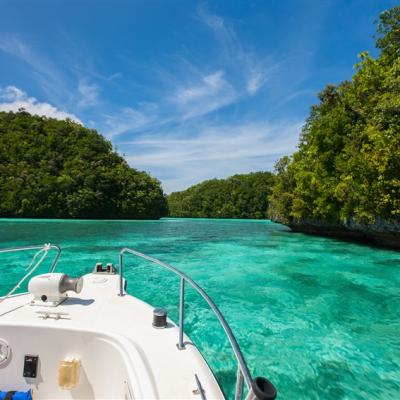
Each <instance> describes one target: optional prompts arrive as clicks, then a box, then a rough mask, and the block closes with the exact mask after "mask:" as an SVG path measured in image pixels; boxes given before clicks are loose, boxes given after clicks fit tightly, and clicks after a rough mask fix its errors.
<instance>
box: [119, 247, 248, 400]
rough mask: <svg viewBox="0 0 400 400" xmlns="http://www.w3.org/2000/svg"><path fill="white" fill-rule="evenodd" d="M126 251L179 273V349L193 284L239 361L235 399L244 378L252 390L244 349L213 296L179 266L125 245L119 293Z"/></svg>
mask: <svg viewBox="0 0 400 400" xmlns="http://www.w3.org/2000/svg"><path fill="white" fill-rule="evenodd" d="M125 253H129V254H133V255H135V256H137V257H141V258H143V259H145V260H148V261H151V262H153V263H154V264H157V265H159V266H161V267H164V268H166V269H168V270H169V271H172V272H173V273H175V274H176V275H178V276H179V277H180V278H181V279H180V281H181V282H180V300H179V337H178V348H179V349H184V348H185V346H184V342H183V329H184V305H185V282H187V283H188V284H189V285H190V286H192V288H193V289H195V290H196V292H197V293H198V294H200V296H201V297H202V298H203V299H204V300H205V301H206V302H207V304H208V305H209V306H210V308H211V310H212V311H213V312H214V314H215V316H216V317H217V319H218V321H219V323H220V324H221V326H222V328H223V329H224V331H225V334H226V336H227V338H228V340H229V343H230V345H231V347H232V350H233V353H234V354H235V357H236V360H237V362H238V373H237V379H236V388H235V399H236V400H239V399H241V398H242V395H243V378H244V382H245V384H246V386H247V389H248V390H251V385H252V382H253V379H252V377H251V374H250V371H249V368H248V367H247V364H246V361H245V359H244V357H243V354H242V351H241V350H240V347H239V345H238V343H237V341H236V338H235V336H234V334H233V332H232V330H231V328H230V326H229V325H228V323H227V322H226V320H225V318H224V316H223V315H222V313H221V311H220V310H219V308H218V307H217V306H216V304H215V303H214V302H213V301H212V300H211V298H210V297H209V296H208V295H207V293H206V292H205V291H204V289H202V288H201V287H200V286H199V285H198V284H197V283H196V282H195V281H194V280H193V279H191V278H190V277H189V276H187V275H186V274H184V273H183V272H182V271H180V270H178V269H177V268H175V267H173V266H172V265H170V264H167V263H165V262H162V261H160V260H158V259H157V258H154V257H151V256H148V255H146V254H143V253H140V252H138V251H136V250H132V249H130V248H128V247H124V248H123V249H122V250H121V252H120V253H119V279H120V284H119V295H120V296H124V294H125V293H124V278H123V255H124V254H125Z"/></svg>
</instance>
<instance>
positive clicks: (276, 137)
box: [120, 121, 302, 192]
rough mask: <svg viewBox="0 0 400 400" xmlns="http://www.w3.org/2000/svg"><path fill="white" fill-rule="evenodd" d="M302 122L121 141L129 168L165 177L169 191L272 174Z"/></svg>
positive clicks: (223, 127) (182, 131) (183, 131)
mask: <svg viewBox="0 0 400 400" xmlns="http://www.w3.org/2000/svg"><path fill="white" fill-rule="evenodd" d="M301 124H302V122H300V121H296V122H293V123H268V122H260V123H242V124H225V125H214V124H212V123H210V124H208V125H205V126H204V127H203V128H202V129H200V130H199V131H198V132H197V134H196V135H194V136H188V135H187V131H190V130H191V127H190V126H188V127H181V128H180V129H178V130H176V131H175V132H174V133H173V134H171V133H170V134H168V133H166V132H163V133H161V134H159V135H141V136H140V137H137V138H135V139H133V140H131V141H127V142H121V143H120V145H121V146H124V148H125V149H126V150H127V153H128V154H129V156H128V161H129V162H131V163H132V165H134V166H136V167H139V168H143V169H146V170H150V171H151V172H153V173H154V174H156V176H160V177H163V183H164V188H165V189H166V191H167V192H171V191H175V190H181V189H184V188H186V187H187V186H189V185H192V184H194V183H197V182H199V181H201V180H202V179H206V178H213V177H226V176H228V175H232V174H235V173H238V172H250V171H255V170H266V169H272V166H273V164H274V162H275V161H276V159H277V158H278V157H280V156H281V155H282V154H286V153H290V152H292V151H293V150H294V148H295V145H296V143H297V140H298V135H299V132H300V129H301Z"/></svg>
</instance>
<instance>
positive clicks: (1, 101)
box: [0, 86, 82, 124]
mask: <svg viewBox="0 0 400 400" xmlns="http://www.w3.org/2000/svg"><path fill="white" fill-rule="evenodd" d="M20 108H24V109H25V110H26V111H27V112H29V113H30V114H35V115H41V116H45V117H48V118H55V119H67V118H69V119H71V120H73V121H75V122H78V123H79V124H82V122H81V121H80V120H79V118H78V117H76V116H75V115H74V114H70V113H67V112H65V111H61V110H59V109H58V108H56V107H54V106H52V105H51V104H49V103H41V102H39V101H38V100H37V99H35V98H34V97H29V96H28V95H27V94H26V93H25V92H24V91H22V90H21V89H18V88H16V87H15V86H7V87H6V88H3V89H2V88H0V111H18V110H19V109H20Z"/></svg>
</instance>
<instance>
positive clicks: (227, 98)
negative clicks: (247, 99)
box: [171, 70, 237, 119]
mask: <svg viewBox="0 0 400 400" xmlns="http://www.w3.org/2000/svg"><path fill="white" fill-rule="evenodd" d="M236 99H237V94H236V92H235V89H234V88H233V86H232V85H231V84H230V83H229V82H227V81H226V80H225V79H224V71H222V70H218V71H215V72H214V73H212V74H209V75H206V76H204V77H202V78H201V80H200V82H197V83H196V84H193V85H186V86H183V87H180V88H178V89H177V90H176V92H175V93H174V94H173V95H172V96H171V100H172V101H173V102H174V103H175V104H177V105H178V106H179V107H180V108H181V109H182V111H183V115H184V119H188V118H193V117H198V116H200V115H204V114H208V113H209V112H212V111H216V110H218V109H219V108H221V107H224V106H226V105H228V104H231V103H232V102H234V101H235V100H236Z"/></svg>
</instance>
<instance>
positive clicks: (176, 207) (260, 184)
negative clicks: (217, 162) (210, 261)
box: [168, 172, 273, 219]
mask: <svg viewBox="0 0 400 400" xmlns="http://www.w3.org/2000/svg"><path fill="white" fill-rule="evenodd" d="M272 182H273V175H272V174H271V173H270V172H254V173H250V174H238V175H234V176H231V177H230V178H228V179H210V180H208V181H204V182H201V183H199V184H198V185H194V186H191V187H190V188H188V189H186V190H183V191H181V192H175V193H171V194H170V195H169V196H168V205H169V215H170V216H172V217H193V218H198V217H200V218H256V219H261V218H267V210H268V196H269V195H270V193H271V187H272Z"/></svg>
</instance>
